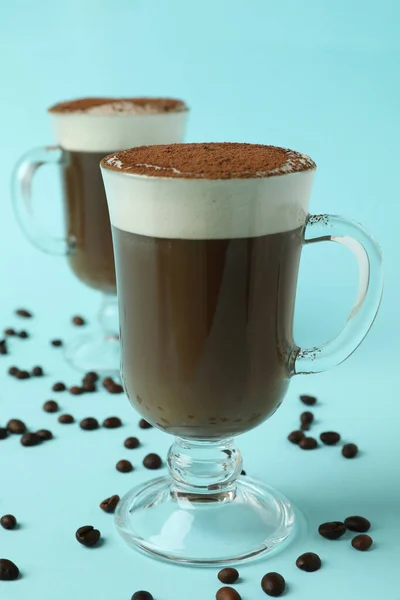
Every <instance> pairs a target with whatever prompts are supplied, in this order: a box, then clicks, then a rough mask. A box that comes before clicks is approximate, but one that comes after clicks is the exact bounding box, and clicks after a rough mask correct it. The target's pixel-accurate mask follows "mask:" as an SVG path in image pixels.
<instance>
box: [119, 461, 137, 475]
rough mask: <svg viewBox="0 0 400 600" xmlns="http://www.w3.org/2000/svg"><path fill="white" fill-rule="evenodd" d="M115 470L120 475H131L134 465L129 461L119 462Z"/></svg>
mask: <svg viewBox="0 0 400 600" xmlns="http://www.w3.org/2000/svg"><path fill="white" fill-rule="evenodd" d="M115 468H116V469H117V471H119V472H120V473H130V471H133V466H132V463H131V462H130V461H129V460H119V461H118V462H117V464H116V465H115Z"/></svg>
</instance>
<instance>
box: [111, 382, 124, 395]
mask: <svg viewBox="0 0 400 600" xmlns="http://www.w3.org/2000/svg"><path fill="white" fill-rule="evenodd" d="M107 391H108V393H109V394H122V392H123V391H124V388H123V387H122V385H120V384H119V383H113V385H110V386H108V388H107Z"/></svg>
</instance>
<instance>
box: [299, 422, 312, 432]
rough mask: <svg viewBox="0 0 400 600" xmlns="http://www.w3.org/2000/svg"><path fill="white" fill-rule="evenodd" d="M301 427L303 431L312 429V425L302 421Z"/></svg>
mask: <svg viewBox="0 0 400 600" xmlns="http://www.w3.org/2000/svg"><path fill="white" fill-rule="evenodd" d="M300 429H301V431H310V429H311V425H310V424H309V423H301V425H300Z"/></svg>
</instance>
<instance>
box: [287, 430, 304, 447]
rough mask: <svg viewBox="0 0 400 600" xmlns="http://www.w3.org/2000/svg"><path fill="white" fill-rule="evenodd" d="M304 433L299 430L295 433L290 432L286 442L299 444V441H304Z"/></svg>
mask: <svg viewBox="0 0 400 600" xmlns="http://www.w3.org/2000/svg"><path fill="white" fill-rule="evenodd" d="M304 437H305V436H304V433H303V432H302V431H300V430H296V431H292V433H289V435H288V440H289V442H292V444H298V443H299V442H301V440H303V439H304Z"/></svg>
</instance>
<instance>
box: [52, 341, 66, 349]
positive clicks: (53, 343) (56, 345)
mask: <svg viewBox="0 0 400 600" xmlns="http://www.w3.org/2000/svg"><path fill="white" fill-rule="evenodd" d="M50 343H51V345H52V346H54V347H55V348H59V347H60V346H62V345H63V342H62V340H51V342H50Z"/></svg>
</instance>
